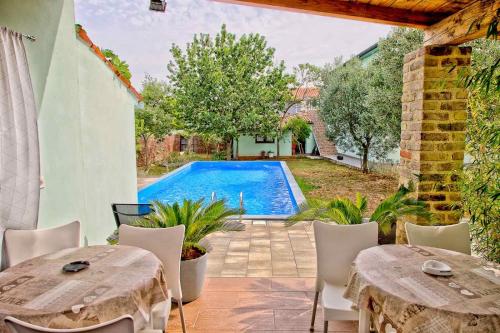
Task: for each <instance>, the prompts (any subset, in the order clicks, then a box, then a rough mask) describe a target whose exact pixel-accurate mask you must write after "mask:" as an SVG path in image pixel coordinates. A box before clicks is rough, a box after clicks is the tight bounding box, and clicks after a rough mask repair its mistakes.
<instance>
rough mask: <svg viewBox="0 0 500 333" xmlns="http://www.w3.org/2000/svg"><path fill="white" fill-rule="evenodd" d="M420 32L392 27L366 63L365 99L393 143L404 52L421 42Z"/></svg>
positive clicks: (398, 132)
mask: <svg viewBox="0 0 500 333" xmlns="http://www.w3.org/2000/svg"><path fill="white" fill-rule="evenodd" d="M423 35H424V34H423V32H422V31H421V30H416V29H409V28H394V29H393V30H392V31H391V32H390V33H389V35H388V36H387V37H386V38H383V39H381V40H380V41H379V43H378V49H377V53H376V55H375V56H374V59H373V60H372V61H371V62H370V63H369V65H368V67H369V70H370V82H369V88H368V91H367V93H368V96H367V99H366V103H367V105H368V107H369V109H370V110H371V112H374V113H375V117H376V118H378V119H379V121H380V122H383V123H384V126H386V127H387V135H389V136H390V138H391V141H392V142H393V143H395V145H397V144H399V141H400V136H401V109H402V106H401V96H402V94H403V75H402V73H403V63H404V56H405V55H406V54H408V53H410V52H412V51H414V50H416V49H418V48H419V47H421V46H422V43H423ZM384 153H385V152H384V151H382V152H379V154H378V155H379V156H383V155H384Z"/></svg>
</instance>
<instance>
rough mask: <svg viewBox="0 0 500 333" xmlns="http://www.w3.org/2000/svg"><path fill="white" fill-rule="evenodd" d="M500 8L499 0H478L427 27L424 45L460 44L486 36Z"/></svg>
mask: <svg viewBox="0 0 500 333" xmlns="http://www.w3.org/2000/svg"><path fill="white" fill-rule="evenodd" d="M499 8H500V1H499V0H478V1H476V2H474V3H472V4H471V5H469V6H467V7H466V8H464V9H462V10H461V11H459V12H457V13H456V14H453V15H451V16H449V17H447V18H445V19H443V20H442V21H440V22H438V23H436V24H434V25H432V26H430V27H429V28H427V29H425V37H424V45H460V44H463V43H465V42H468V41H471V40H474V39H477V38H481V37H484V36H485V35H486V30H487V29H488V25H489V24H490V22H491V20H492V19H493V18H494V17H495V16H496V15H497V10H498V9H499Z"/></svg>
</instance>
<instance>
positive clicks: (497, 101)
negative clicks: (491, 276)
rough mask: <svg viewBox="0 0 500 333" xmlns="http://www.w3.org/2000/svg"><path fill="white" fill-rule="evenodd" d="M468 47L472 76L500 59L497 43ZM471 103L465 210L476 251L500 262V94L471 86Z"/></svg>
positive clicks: (463, 184)
mask: <svg viewBox="0 0 500 333" xmlns="http://www.w3.org/2000/svg"><path fill="white" fill-rule="evenodd" d="M469 45H470V46H472V66H471V73H470V75H472V76H474V75H475V74H477V73H481V72H483V71H484V69H485V68H491V66H492V65H494V64H495V63H497V62H498V59H500V43H499V42H498V41H492V40H476V41H474V42H471V43H469ZM497 75H498V69H497ZM468 104H469V115H468V119H467V133H466V134H467V139H466V149H465V150H466V153H467V154H468V155H470V156H471V160H472V161H471V163H470V164H467V165H465V166H464V168H463V170H461V172H460V181H459V186H460V191H461V195H462V208H463V212H464V215H465V216H466V217H469V218H470V228H471V234H472V238H473V248H474V251H475V252H476V253H478V254H480V255H481V256H482V257H484V258H486V259H488V260H492V261H496V262H500V202H499V197H500V91H499V90H497V89H486V87H485V86H483V85H481V84H480V83H477V84H475V85H471V86H470V95H469V100H468Z"/></svg>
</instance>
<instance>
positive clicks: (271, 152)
mask: <svg viewBox="0 0 500 333" xmlns="http://www.w3.org/2000/svg"><path fill="white" fill-rule="evenodd" d="M267 157H269V158H274V152H273V151H272V150H270V151H268V152H267Z"/></svg>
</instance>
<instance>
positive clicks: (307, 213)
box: [287, 186, 432, 235]
mask: <svg viewBox="0 0 500 333" xmlns="http://www.w3.org/2000/svg"><path fill="white" fill-rule="evenodd" d="M410 192H411V190H410V189H409V188H407V187H405V186H401V187H400V188H399V189H398V191H397V192H396V193H394V194H393V195H391V196H390V197H388V198H387V199H385V200H384V201H382V202H381V203H380V204H379V205H378V206H377V208H376V209H375V211H374V212H373V214H372V215H371V216H370V221H376V222H377V223H378V224H379V226H380V231H381V232H382V233H383V234H384V235H388V234H389V233H390V232H391V228H392V226H393V224H394V223H396V221H397V219H398V218H401V217H404V216H418V217H420V218H423V219H424V220H427V221H431V219H432V214H431V213H430V212H429V211H428V210H427V209H426V207H425V202H423V201H420V200H417V199H413V198H409V197H408V194H409V193H410ZM367 208H368V200H367V198H366V197H363V196H361V194H359V193H357V194H356V200H355V201H354V202H353V201H351V200H350V199H348V198H340V197H338V198H337V199H334V200H332V201H330V202H325V201H318V200H315V201H312V202H310V203H309V207H308V208H307V209H305V210H303V211H301V212H299V213H298V214H296V215H294V216H292V217H290V218H289V219H288V221H287V225H292V224H295V223H297V222H299V221H308V220H309V221H310V220H321V221H334V222H337V223H339V224H360V223H361V222H362V221H363V215H364V214H365V213H366V211H367Z"/></svg>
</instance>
